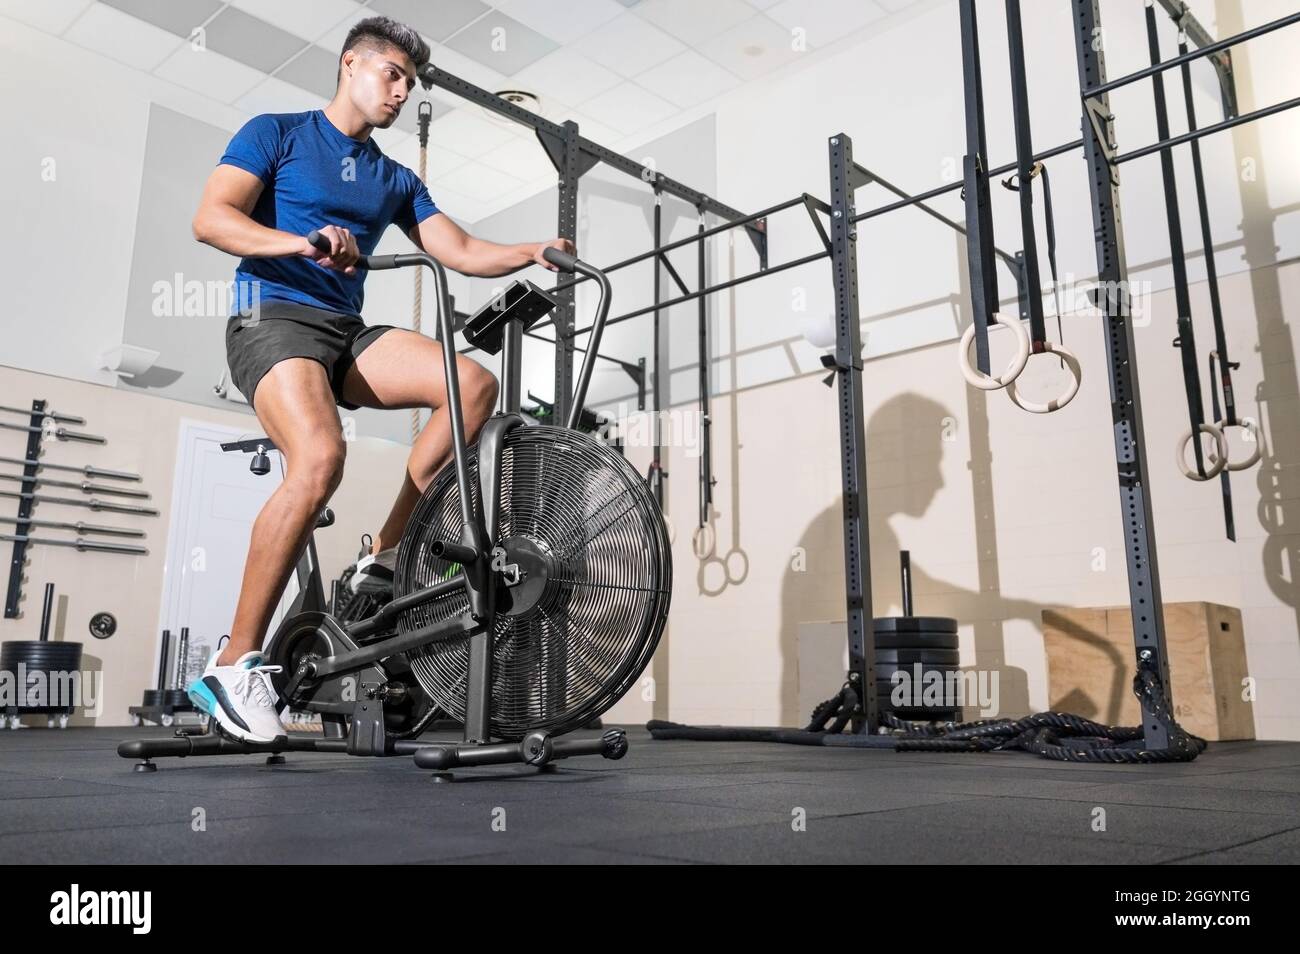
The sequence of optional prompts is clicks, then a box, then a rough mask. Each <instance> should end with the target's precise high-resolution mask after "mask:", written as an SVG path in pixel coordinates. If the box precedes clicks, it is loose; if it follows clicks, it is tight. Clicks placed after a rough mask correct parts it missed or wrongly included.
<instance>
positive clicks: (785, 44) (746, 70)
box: [699, 17, 813, 80]
mask: <svg viewBox="0 0 1300 954" xmlns="http://www.w3.org/2000/svg"><path fill="white" fill-rule="evenodd" d="M791 39H792V38H791V34H790V31H789V30H787V29H785V28H783V27H779V26H777V25H776V24H775V23H773V22H772V21H771V20H769V19H768V18H767V17H754V18H753V19H752V20H746V21H745V22H744V23H742V24H740V26H737V27H733V28H732V29H730V30H728V31H727V32H726V33H723V34H720V35H719V36H715V37H714V38H713V39H711V40H709V41H707V42H705V43H701V44H700V47H699V49H700V52H701V53H703V54H704V55H705V56H707V57H708V58H709V59H711V60H713V61H714V62H715V63H718V64H719V65H721V66H723V67H725V68H726V69H728V70H730V71H731V72H732V73H735V74H736V75H737V76H740V77H743V78H744V79H747V80H753V79H757V78H758V77H760V76H763V75H764V74H766V73H770V72H771V71H772V70H774V69H776V68H778V67H781V66H784V65H785V64H787V63H792V62H794V61H795V60H797V59H799V58H800V57H803V56H807V55H808V52H807V51H803V52H796V51H795V50H794V49H792V43H791ZM812 48H813V44H811V43H809V44H808V49H809V50H811V49H812Z"/></svg>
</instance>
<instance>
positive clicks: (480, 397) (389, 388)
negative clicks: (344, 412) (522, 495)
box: [343, 328, 497, 553]
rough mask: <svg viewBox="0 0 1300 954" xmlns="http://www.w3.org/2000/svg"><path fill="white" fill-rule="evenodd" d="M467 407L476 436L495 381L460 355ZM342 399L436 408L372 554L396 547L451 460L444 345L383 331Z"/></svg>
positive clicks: (351, 374)
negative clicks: (420, 501) (418, 506)
mask: <svg viewBox="0 0 1300 954" xmlns="http://www.w3.org/2000/svg"><path fill="white" fill-rule="evenodd" d="M456 375H457V377H458V378H459V380H460V397H461V406H462V408H463V409H464V418H465V440H466V442H467V443H468V442H470V441H473V440H475V439H476V438H477V437H478V432H479V431H480V430H481V429H482V427H483V423H484V422H485V421H486V420H487V419H488V418H489V417H491V416H492V411H493V408H494V407H495V406H496V400H497V379H496V378H495V377H494V376H493V375H492V372H490V371H488V370H487V368H484V367H483V366H482V365H480V364H478V363H477V362H475V361H472V360H470V359H469V358H466V357H464V356H463V355H457V356H456ZM343 397H344V398H345V399H346V400H347V401H348V402H350V403H352V404H358V405H360V406H361V407H375V408H389V409H391V408H414V407H427V408H430V409H431V410H432V411H433V415H432V416H431V417H430V418H429V421H428V423H426V424H425V425H424V429H423V430H422V431H420V436H419V437H417V438H416V440H415V443H414V444H413V445H411V456H410V457H409V458H408V459H407V462H406V474H405V476H404V478H403V480H402V485H401V487H400V488H399V489H398V492H397V499H396V500H395V501H394V502H393V507H392V510H390V511H389V514H388V519H387V520H386V521H384V525H383V527H382V528H381V529H380V531H379V533H377V534H375V535H374V547H373V551H372V552H374V553H378V552H379V551H380V550H384V549H387V548H388V547H395V546H397V543H398V541H399V540H401V537H402V531H403V530H405V529H406V522H407V520H409V519H410V517H411V512H412V511H413V510H414V509H415V505H416V504H417V503H418V502H419V500H420V495H421V494H423V493H424V490H425V488H426V487H428V486H429V484H430V482H431V481H432V480H433V478H434V476H435V475H436V474H437V473H438V471H440V470H441V469H442V468H443V466H444V465H445V464H446V463H447V462H448V461H449V460H451V411H450V409H449V408H448V406H447V380H446V376H445V375H444V374H443V355H442V345H440V344H439V343H438V342H437V341H435V340H433V339H432V338H429V337H426V336H425V335H421V334H417V333H415V332H413V331H404V330H402V329H400V328H395V329H393V330H392V331H387V332H385V333H384V334H382V335H380V336H379V338H378V339H377V340H375V342H374V343H373V344H371V345H370V346H369V347H368V348H366V349H365V350H364V351H362V352H361V354H360V355H358V356H357V359H356V363H355V364H353V365H352V367H351V368H349V369H348V373H347V376H346V377H345V378H344V382H343Z"/></svg>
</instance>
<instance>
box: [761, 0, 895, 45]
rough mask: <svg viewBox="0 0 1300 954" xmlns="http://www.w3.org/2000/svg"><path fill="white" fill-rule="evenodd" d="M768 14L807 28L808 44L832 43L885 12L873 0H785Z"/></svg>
mask: <svg viewBox="0 0 1300 954" xmlns="http://www.w3.org/2000/svg"><path fill="white" fill-rule="evenodd" d="M767 15H768V16H769V17H771V18H772V19H773V20H775V21H776V22H777V23H779V24H781V25H782V26H784V27H786V28H787V29H795V28H796V27H797V28H799V29H802V30H805V31H806V33H807V37H808V42H809V44H811V45H814V46H829V45H830V44H831V43H834V42H835V41H836V40H838V39H841V38H842V37H845V36H847V35H848V34H850V33H853V32H854V31H855V30H860V29H862V27H864V26H866V25H867V24H868V23H874V22H875V21H877V20H880V19H882V18H884V17H885V15H886V14H885V11H884V10H882V9H881V8H880V7H878V6H876V4H874V3H872V2H871V0H816V2H814V3H809V2H807V0H782V2H781V3H778V4H776V5H775V6H773V7H772V8H771V9H769V10H768V11H767Z"/></svg>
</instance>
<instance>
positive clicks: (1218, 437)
mask: <svg viewBox="0 0 1300 954" xmlns="http://www.w3.org/2000/svg"><path fill="white" fill-rule="evenodd" d="M1201 431H1202V433H1205V434H1209V435H1210V436H1211V437H1213V438H1214V443H1215V444H1217V445H1218V448H1219V454H1218V456H1217V457H1215V456H1213V455H1211V456H1210V462H1211V464H1212V466H1211V467H1210V469H1209V470H1207V471H1206V472H1205V476H1204V477H1202V476H1201V475H1200V474H1198V473H1196V471H1194V470H1192V469H1191V468H1190V467H1188V466H1187V457H1186V454H1187V445H1188V444H1190V443H1191V440H1192V432H1191V431H1190V430H1189V431H1188V432H1187V433H1186V434H1184V435H1183V437H1182V439H1181V440H1180V441H1179V442H1178V452H1177V455H1176V458H1175V459H1176V460H1177V461H1178V469H1179V470H1181V471H1182V472H1183V476H1184V477H1187V478H1189V479H1191V480H1197V481H1200V480H1213V479H1214V478H1215V477H1218V476H1219V474H1220V473H1222V471H1223V468H1224V466H1225V465H1226V464H1227V463H1228V439H1227V438H1226V437H1224V436H1223V431H1221V430H1219V429H1218V428H1217V427H1215V426H1214V425H1213V424H1202V425H1201Z"/></svg>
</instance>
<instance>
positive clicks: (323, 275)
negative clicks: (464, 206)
mask: <svg viewBox="0 0 1300 954" xmlns="http://www.w3.org/2000/svg"><path fill="white" fill-rule="evenodd" d="M221 164H224V165H231V166H235V167H237V168H240V169H243V170H245V171H247V172H251V173H252V174H253V175H255V176H257V177H258V178H259V179H261V180H262V182H263V183H264V184H265V186H266V188H264V189H263V190H262V194H261V196H259V197H258V200H257V204H256V205H255V206H254V207H253V213H252V218H253V220H254V221H255V222H257V223H258V224H259V225H265V226H267V227H268V228H273V229H279V230H281V231H283V232H292V233H294V234H295V235H306V234H307V233H308V232H310V231H311V230H312V229H319V228H322V227H324V226H326V225H338V226H341V227H343V228H346V229H348V230H349V231H350V232H351V233H352V235H353V237H354V238H355V239H356V240H357V247H358V248H359V249H360V251H361V254H362V255H369V254H370V253H371V252H373V251H374V250H375V246H376V245H378V244H379V238H380V236H381V235H383V233H384V230H385V229H387V228H388V226H389V225H390V224H396V225H397V226H399V227H400V228H401V230H402V231H403V232H410V230H411V229H412V228H413V227H414V226H415V225H416V224H418V223H420V222H423V221H424V220H425V219H427V218H428V217H429V216H431V215H434V214H436V213H437V211H438V208H437V206H435V205H434V204H433V200H432V199H430V198H429V191H428V190H427V189H426V188H425V187H424V183H423V182H421V181H420V178H419V176H417V175H416V174H415V173H414V172H412V171H411V170H410V169H408V168H406V167H405V166H403V165H401V164H400V163H397V162H394V161H393V160H392V159H389V158H388V157H387V156H385V155H384V154H383V152H382V151H381V150H380V148H379V146H377V145H376V144H375V141H374V140H373V139H367V140H366V141H365V142H358V141H357V140H355V139H353V138H352V137H351V136H347V135H345V134H344V133H342V132H341V131H340V130H339V129H337V128H336V127H335V126H334V124H333V123H331V122H330V121H329V118H328V117H326V115H325V114H324V113H323V112H321V111H320V110H318V109H314V110H312V111H310V112H306V113H268V114H265V115H262V116H256V117H254V118H253V119H250V120H249V121H248V122H247V123H246V124H245V125H244V128H243V129H241V130H239V132H237V133H236V134H235V138H234V139H232V140H230V145H229V146H227V147H226V152H225V155H223V156H222V157H221ZM365 276H366V272H365V269H358V270H357V273H356V274H355V275H353V276H348V275H344V274H343V273H342V272H336V271H333V270H331V269H328V268H323V267H322V266H320V265H317V264H316V263H315V262H313V261H312V260H311V259H308V258H305V257H303V256H301V255H291V256H288V257H285V258H245V259H242V260H241V261H240V263H239V267H238V268H237V269H236V270H235V284H236V288H235V291H236V293H237V294H236V297H235V304H236V310H238V308H239V305H240V303H244V304H245V305H246V304H247V303H249V302H252V301H255V300H261V301H268V300H273V299H278V300H281V301H294V302H300V303H302V304H305V305H312V306H314V307H316V308H323V309H325V310H327V311H333V312H338V313H341V314H350V315H360V314H361V302H362V300H363V298H364V288H363V286H364V284H365ZM255 282H256V283H257V285H256V288H255V287H254V285H253V283H255ZM254 295H256V296H260V298H259V297H253V296H254Z"/></svg>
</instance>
